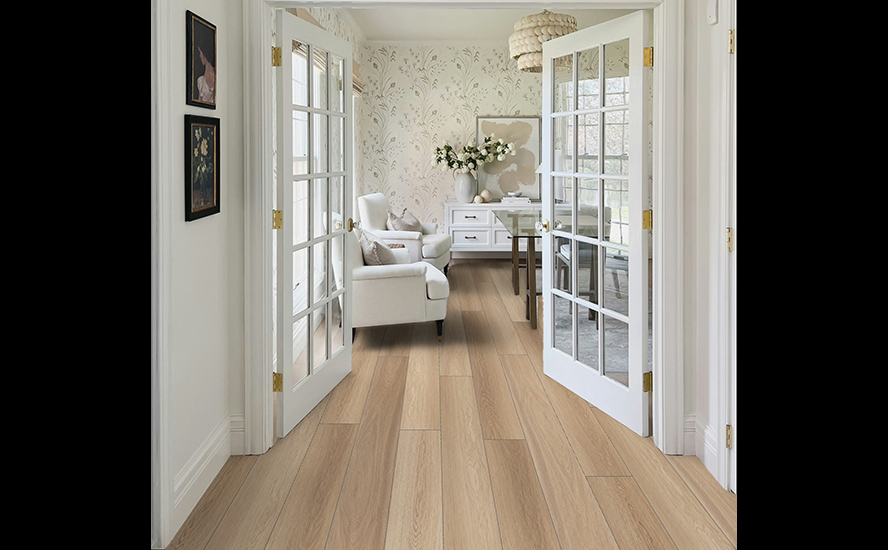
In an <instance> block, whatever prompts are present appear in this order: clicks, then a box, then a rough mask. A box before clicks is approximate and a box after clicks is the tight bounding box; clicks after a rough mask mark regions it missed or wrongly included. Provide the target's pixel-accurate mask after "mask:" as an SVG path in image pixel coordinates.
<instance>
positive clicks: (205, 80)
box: [185, 11, 218, 109]
mask: <svg viewBox="0 0 888 550" xmlns="http://www.w3.org/2000/svg"><path fill="white" fill-rule="evenodd" d="M185 29H186V31H185V35H186V37H185V52H186V56H187V63H186V71H187V73H188V74H186V75H185V82H186V95H185V103H187V104H188V105H195V106H197V107H204V108H207V109H215V108H216V82H218V78H217V76H218V75H217V73H216V67H217V66H218V63H217V61H218V60H217V59H216V51H217V49H216V25H213V24H212V23H210V22H209V21H207V20H206V19H204V18H203V17H200V16H199V15H195V14H194V13H192V12H190V11H186V12H185Z"/></svg>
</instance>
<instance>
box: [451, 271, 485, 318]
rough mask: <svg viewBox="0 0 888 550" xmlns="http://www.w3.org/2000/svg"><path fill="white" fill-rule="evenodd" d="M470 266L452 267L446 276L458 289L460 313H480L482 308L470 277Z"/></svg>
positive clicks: (472, 279) (473, 280) (472, 278)
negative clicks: (454, 281) (450, 278)
mask: <svg viewBox="0 0 888 550" xmlns="http://www.w3.org/2000/svg"><path fill="white" fill-rule="evenodd" d="M471 266H472V264H471V263H464V264H458V265H455V266H453V269H451V270H448V276H450V277H453V279H455V280H456V285H457V288H458V289H459V306H460V309H461V310H462V311H482V310H483V309H484V306H482V304H481V298H480V297H479V296H478V288H477V287H476V286H475V279H474V277H473V276H472V267H471Z"/></svg>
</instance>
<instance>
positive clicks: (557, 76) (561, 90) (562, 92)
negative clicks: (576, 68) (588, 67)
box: [552, 54, 574, 113]
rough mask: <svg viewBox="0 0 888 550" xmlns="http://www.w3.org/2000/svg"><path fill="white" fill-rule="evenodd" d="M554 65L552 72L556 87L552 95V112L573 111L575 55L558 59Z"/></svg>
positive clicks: (554, 61) (553, 61)
mask: <svg viewBox="0 0 888 550" xmlns="http://www.w3.org/2000/svg"><path fill="white" fill-rule="evenodd" d="M552 63H553V64H554V65H555V67H554V71H552V75H553V76H554V78H553V80H554V86H555V89H554V90H553V94H552V99H553V102H554V104H553V105H552V112H553V113H563V112H565V111H573V110H574V102H573V54H568V55H565V56H563V57H556V58H555V59H553V60H552Z"/></svg>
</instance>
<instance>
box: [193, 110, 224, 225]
mask: <svg viewBox="0 0 888 550" xmlns="http://www.w3.org/2000/svg"><path fill="white" fill-rule="evenodd" d="M219 130H220V128H219V119H218V118H212V117H204V116H197V115H185V221H188V222H190V221H194V220H199V219H201V218H205V217H207V216H211V215H213V214H218V213H219V212H220V211H221V201H220V198H221V197H220V191H221V189H220V186H219V182H220V179H219V166H220V162H219V161H220V159H219V151H220V144H221V142H220V138H219Z"/></svg>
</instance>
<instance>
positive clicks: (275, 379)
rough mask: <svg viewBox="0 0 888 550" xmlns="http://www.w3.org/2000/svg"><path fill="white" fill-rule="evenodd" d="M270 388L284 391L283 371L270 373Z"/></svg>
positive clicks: (275, 390)
mask: <svg viewBox="0 0 888 550" xmlns="http://www.w3.org/2000/svg"><path fill="white" fill-rule="evenodd" d="M271 390H272V391H274V392H282V391H284V373H282V372H273V373H271Z"/></svg>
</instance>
